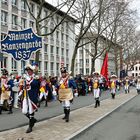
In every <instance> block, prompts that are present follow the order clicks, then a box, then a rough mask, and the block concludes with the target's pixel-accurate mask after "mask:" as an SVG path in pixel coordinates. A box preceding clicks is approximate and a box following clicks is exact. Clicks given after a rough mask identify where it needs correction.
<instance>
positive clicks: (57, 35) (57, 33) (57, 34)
mask: <svg viewBox="0 0 140 140" xmlns="http://www.w3.org/2000/svg"><path fill="white" fill-rule="evenodd" d="M56 38H57V39H59V32H58V31H56Z"/></svg>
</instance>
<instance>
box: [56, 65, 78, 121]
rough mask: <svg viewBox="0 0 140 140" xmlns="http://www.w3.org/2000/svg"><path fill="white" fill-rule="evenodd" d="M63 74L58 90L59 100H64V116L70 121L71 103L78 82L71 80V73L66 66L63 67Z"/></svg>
mask: <svg viewBox="0 0 140 140" xmlns="http://www.w3.org/2000/svg"><path fill="white" fill-rule="evenodd" d="M60 70H61V75H62V77H61V78H60V82H59V83H60V85H59V90H58V95H59V101H60V102H62V106H63V108H64V114H65V116H64V118H63V119H65V121H66V122H69V115H70V103H71V101H72V100H73V93H72V89H71V88H72V87H73V89H76V84H75V83H74V82H72V80H69V76H70V73H67V70H66V67H61V69H60Z"/></svg>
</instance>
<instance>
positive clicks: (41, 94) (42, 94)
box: [39, 92, 48, 100]
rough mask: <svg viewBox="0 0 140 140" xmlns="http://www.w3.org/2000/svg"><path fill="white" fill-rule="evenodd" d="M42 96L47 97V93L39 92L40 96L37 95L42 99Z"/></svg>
mask: <svg viewBox="0 0 140 140" xmlns="http://www.w3.org/2000/svg"><path fill="white" fill-rule="evenodd" d="M43 96H44V98H45V99H47V96H48V94H47V93H46V92H41V93H40V96H39V99H40V100H42V98H43Z"/></svg>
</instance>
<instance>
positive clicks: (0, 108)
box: [0, 106, 2, 114]
mask: <svg viewBox="0 0 140 140" xmlns="http://www.w3.org/2000/svg"><path fill="white" fill-rule="evenodd" d="M0 114H2V106H0Z"/></svg>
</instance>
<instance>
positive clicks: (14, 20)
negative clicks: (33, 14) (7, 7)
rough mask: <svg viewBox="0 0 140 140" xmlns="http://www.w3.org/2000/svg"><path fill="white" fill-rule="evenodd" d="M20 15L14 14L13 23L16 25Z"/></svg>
mask: <svg viewBox="0 0 140 140" xmlns="http://www.w3.org/2000/svg"><path fill="white" fill-rule="evenodd" d="M17 21H18V17H17V16H16V15H12V25H13V27H15V26H16V25H17Z"/></svg>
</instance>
